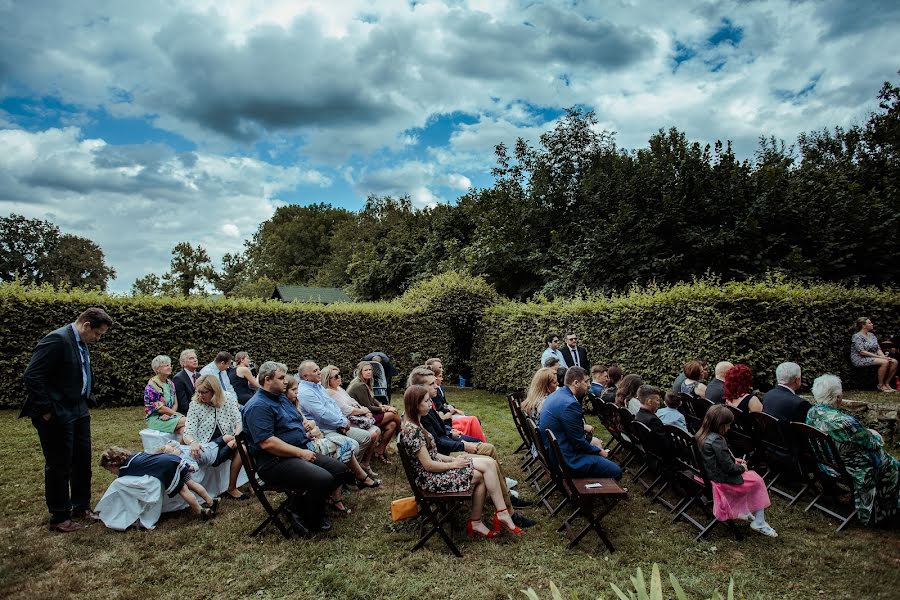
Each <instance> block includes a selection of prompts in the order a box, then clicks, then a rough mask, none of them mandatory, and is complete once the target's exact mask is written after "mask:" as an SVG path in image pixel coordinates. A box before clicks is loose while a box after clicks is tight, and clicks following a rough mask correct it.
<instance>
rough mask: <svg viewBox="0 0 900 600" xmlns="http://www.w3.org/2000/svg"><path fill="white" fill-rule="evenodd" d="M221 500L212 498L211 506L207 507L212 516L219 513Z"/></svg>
mask: <svg viewBox="0 0 900 600" xmlns="http://www.w3.org/2000/svg"><path fill="white" fill-rule="evenodd" d="M221 501H222V499H221V498H213V501H212V504H210V505H209V510H211V511H212V514H213V515H216V514H218V513H219V502H221Z"/></svg>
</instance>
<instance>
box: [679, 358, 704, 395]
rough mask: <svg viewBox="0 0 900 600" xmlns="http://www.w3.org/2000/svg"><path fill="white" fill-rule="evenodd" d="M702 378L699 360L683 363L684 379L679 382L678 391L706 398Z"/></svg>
mask: <svg viewBox="0 0 900 600" xmlns="http://www.w3.org/2000/svg"><path fill="white" fill-rule="evenodd" d="M702 378H703V365H702V364H701V363H700V361H699V360H692V361H689V362H688V363H687V364H685V365H684V381H683V382H682V383H681V389H679V390H678V391H679V392H681V393H682V394H688V395H690V396H697V397H698V398H706V385H704V383H703V382H702V381H701V379H702Z"/></svg>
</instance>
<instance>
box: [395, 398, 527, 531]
mask: <svg viewBox="0 0 900 600" xmlns="http://www.w3.org/2000/svg"><path fill="white" fill-rule="evenodd" d="M403 404H404V409H405V411H406V414H405V416H404V419H403V424H402V427H401V429H400V438H399V443H401V444H403V446H404V447H405V448H406V451H407V452H408V453H409V455H410V458H411V459H412V463H413V468H414V470H415V473H416V475H415V478H416V485H417V486H418V487H421V488H422V489H423V490H426V491H429V492H436V493H441V492H464V491H466V490H468V489H469V488H472V512H471V514H470V515H469V521H468V523H466V533H467V534H468V535H469V537H470V538H474V537H476V536H477V537H496V536H497V535H499V533H500V528H501V526H504V527H506V529H507V530H508V531H509V532H510V533H513V534H516V535H521V534H522V533H524V531H523V530H522V529H521V528H519V527H518V526H517V525H516V524H515V523H513V520H512V517H511V516H510V514H509V510H508V509H507V507H506V502H505V501H504V500H503V492H502V491H501V489H500V476H499V469H498V467H497V461H495V460H494V459H493V458H491V457H489V456H477V455H473V456H458V457H455V458H451V457H449V456H443V455H441V454H438V452H437V448H436V446H435V443H434V438H432V437H431V434H429V433H428V432H427V431H426V430H425V428H424V427H422V425H421V422H420V419H421V418H422V417H423V416H425V415H427V414H428V412H429V411H430V410H431V397H430V395H429V392H428V388H426V387H424V386H421V385H412V386H410V387H408V388H407V389H406V393H405V394H404V395H403ZM487 495H490V497H491V502H492V503H493V504H494V507H495V508H496V509H497V512H495V513H494V527H493V529H488V527H487V526H486V525H485V524H484V523H483V522H482V521H481V513H482V511H483V509H484V499H485V496H487Z"/></svg>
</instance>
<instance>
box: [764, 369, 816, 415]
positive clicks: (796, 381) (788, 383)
mask: <svg viewBox="0 0 900 600" xmlns="http://www.w3.org/2000/svg"><path fill="white" fill-rule="evenodd" d="M775 379H777V380H778V385H776V386H775V387H773V388H772V389H771V390H769V391H768V392H766V395H765V396H763V401H762V404H763V412H765V413H768V414H770V415H772V416H773V417H776V418H778V419H779V420H781V421H794V422H797V423H806V413H807V412H809V409H810V407H811V406H812V405H811V404H810V403H809V400H805V399H804V398H802V397H800V396H798V395H797V390H799V389H800V365H798V364H797V363H792V362H784V363H781V364H780V365H778V368H776V369H775Z"/></svg>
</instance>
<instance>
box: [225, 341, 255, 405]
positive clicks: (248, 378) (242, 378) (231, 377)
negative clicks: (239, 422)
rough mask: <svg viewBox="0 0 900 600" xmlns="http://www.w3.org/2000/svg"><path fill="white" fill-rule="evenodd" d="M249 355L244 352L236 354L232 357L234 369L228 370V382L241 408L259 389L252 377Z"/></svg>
mask: <svg viewBox="0 0 900 600" xmlns="http://www.w3.org/2000/svg"><path fill="white" fill-rule="evenodd" d="M250 362H251V361H250V355H249V354H247V353H246V352H238V353H237V354H235V355H234V368H232V369H228V381H230V382H231V387H232V388H233V389H234V393H235V394H237V401H238V404H240V405H241V406H243V405H245V404H246V403H247V400H249V399H250V397H251V396H253V394H254V392H256V390H257V389H259V382H258V381H256V377H254V376H253V371H251V370H250Z"/></svg>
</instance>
